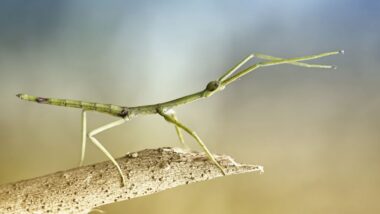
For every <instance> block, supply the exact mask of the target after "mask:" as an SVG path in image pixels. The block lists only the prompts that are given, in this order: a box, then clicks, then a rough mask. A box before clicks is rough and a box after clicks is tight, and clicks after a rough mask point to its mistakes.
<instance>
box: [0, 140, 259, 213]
mask: <svg viewBox="0 0 380 214" xmlns="http://www.w3.org/2000/svg"><path fill="white" fill-rule="evenodd" d="M215 157H216V159H217V160H218V162H219V163H220V164H221V165H222V166H224V167H225V169H226V172H227V174H228V175H233V174H241V173H246V172H263V167H262V166H257V165H241V164H238V163H236V162H235V161H234V160H233V159H232V158H231V157H229V156H226V155H220V156H218V155H215ZM117 162H118V163H119V165H120V166H121V168H122V169H123V173H124V174H125V175H126V179H127V180H126V186H124V187H121V181H120V174H118V172H117V170H116V169H115V166H114V165H113V164H112V163H111V161H106V162H101V163H97V164H94V165H89V166H84V167H78V168H74V169H70V170H67V171H61V172H56V173H53V174H50V175H46V176H42V177H38V178H33V179H29V180H23V181H19V182H15V183H11V184H4V185H1V186H0V213H88V212H89V211H90V210H91V209H92V208H95V207H97V206H101V205H105V204H110V203H113V202H117V201H122V200H129V199H132V198H136V197H140V196H145V195H149V194H152V193H156V192H160V191H163V190H166V189H169V188H173V187H176V186H180V185H184V184H189V183H194V182H198V181H205V180H210V179H214V178H217V177H221V176H222V174H221V172H220V170H219V169H218V168H217V167H216V166H215V164H213V163H212V162H211V161H210V160H209V159H208V157H207V156H206V155H205V154H204V153H199V152H189V151H184V150H182V149H178V148H169V147H164V148H159V149H146V150H142V151H139V152H136V153H129V154H127V155H126V156H125V157H122V158H119V159H117Z"/></svg>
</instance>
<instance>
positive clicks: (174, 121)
mask: <svg viewBox="0 0 380 214" xmlns="http://www.w3.org/2000/svg"><path fill="white" fill-rule="evenodd" d="M159 114H160V115H161V116H163V117H164V119H165V120H166V121H168V122H169V123H173V124H174V125H176V126H178V127H179V128H181V129H183V130H184V131H185V132H187V133H188V134H189V135H191V136H192V137H193V138H194V139H195V140H196V141H197V143H198V144H199V146H200V147H201V148H202V149H203V151H204V152H205V153H206V155H207V156H208V158H209V159H210V160H211V161H212V162H213V163H214V164H215V165H216V166H217V167H218V168H219V169H220V170H221V172H222V173H223V175H226V172H225V171H224V169H223V167H222V166H221V165H220V164H219V163H218V162H217V161H216V160H215V158H214V156H213V155H212V154H211V152H210V151H209V150H208V148H207V147H206V145H205V144H204V143H203V141H202V140H201V138H200V137H199V136H198V134H197V133H196V132H195V131H193V130H191V129H190V128H188V127H187V126H185V125H184V124H182V123H181V122H179V121H178V120H177V119H176V118H175V117H173V116H172V115H170V114H167V113H165V112H163V111H160V112H159Z"/></svg>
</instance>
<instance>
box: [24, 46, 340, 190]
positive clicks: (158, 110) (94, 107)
mask: <svg viewBox="0 0 380 214" xmlns="http://www.w3.org/2000/svg"><path fill="white" fill-rule="evenodd" d="M339 53H344V52H343V50H341V51H332V52H327V53H322V54H317V55H310V56H303V57H297V58H288V59H283V58H278V57H274V56H269V55H264V54H259V53H255V54H251V55H249V56H247V57H246V58H245V59H243V60H242V61H241V62H239V63H238V64H237V65H235V66H234V67H232V68H231V69H230V70H228V71H227V72H226V73H224V74H223V75H222V76H221V77H220V78H219V79H217V80H214V81H211V82H209V83H208V84H207V86H206V88H205V89H204V90H202V91H199V92H196V93H193V94H190V95H187V96H183V97H180V98H177V99H174V100H170V101H167V102H162V103H157V104H153V105H144V106H136V107H126V106H119V105H113V104H102V103H95V102H85V101H80V100H70V99H56V98H44V97H37V96H31V95H27V94H18V95H17V97H19V98H20V99H22V100H27V101H32V102H37V103H43V104H50V105H56V106H64V107H73V108H80V109H82V151H81V158H80V165H83V160H84V157H85V150H86V139H87V137H88V138H89V139H90V140H91V142H92V143H93V144H94V145H95V146H96V147H98V149H100V150H101V151H102V152H103V153H104V154H105V155H106V156H107V157H108V158H109V159H110V160H111V161H112V163H113V164H114V165H115V167H116V168H117V170H118V172H119V174H120V176H121V181H122V185H125V177H124V174H123V172H122V170H121V168H120V166H119V164H118V163H117V162H116V160H115V158H114V157H112V155H111V154H110V153H109V152H108V151H107V149H106V148H105V147H104V146H103V145H102V144H101V143H100V142H99V141H98V140H97V139H96V138H95V135H97V134H99V133H101V132H103V131H106V130H108V129H110V128H113V127H115V126H119V125H121V124H123V123H125V122H126V121H129V120H131V119H132V118H134V117H137V116H140V115H150V114H159V115H160V116H162V117H163V118H164V119H165V120H166V121H167V122H169V123H171V124H173V125H174V127H175V130H176V132H177V135H178V137H179V140H180V142H181V143H182V144H184V138H183V135H182V133H181V130H183V131H185V132H187V133H188V134H189V135H190V136H192V137H193V138H194V139H195V141H196V142H197V143H198V144H199V146H200V147H201V148H202V149H203V151H204V152H205V153H206V154H207V156H208V157H209V159H210V160H211V161H212V162H213V163H214V164H215V165H216V166H217V167H218V168H219V169H220V171H221V173H222V174H223V175H225V174H226V172H225V171H224V169H223V167H222V166H221V165H220V164H219V163H218V162H217V161H216V159H215V158H214V156H213V155H212V154H211V152H210V151H209V149H208V148H207V147H206V145H205V144H204V143H203V141H202V140H201V138H200V137H199V136H198V134H197V133H196V132H194V131H193V130H192V129H190V128H189V127H187V126H186V125H184V124H183V123H181V122H180V121H179V120H178V119H177V116H176V113H175V111H174V110H173V108H174V107H177V106H180V105H184V104H187V103H191V102H194V101H196V100H199V99H202V98H207V97H210V96H212V95H213V94H215V93H216V92H218V91H222V90H223V89H224V88H225V87H226V86H227V85H229V84H231V83H232V82H234V81H235V80H237V79H239V78H240V77H242V76H244V75H246V74H248V73H250V72H252V71H254V70H256V69H258V68H261V67H268V66H273V65H280V64H291V65H295V66H301V67H307V68H327V69H331V68H333V69H334V68H336V67H335V66H331V65H319V64H308V63H304V62H302V61H307V60H312V59H318V58H321V57H326V56H331V55H335V54H339ZM253 57H256V58H258V59H262V60H267V61H264V62H258V63H256V64H253V65H251V66H249V67H247V68H246V69H243V70H241V71H239V72H238V70H239V68H241V67H242V66H243V65H244V64H246V63H247V62H248V61H249V60H251V59H252V58H253ZM87 111H96V112H100V113H106V114H110V115H112V116H115V117H118V118H120V119H118V120H116V121H114V122H111V123H108V124H106V125H104V126H101V127H99V128H97V129H95V130H93V131H90V132H89V133H87V128H86V112H87Z"/></svg>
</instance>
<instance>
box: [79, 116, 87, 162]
mask: <svg viewBox="0 0 380 214" xmlns="http://www.w3.org/2000/svg"><path fill="white" fill-rule="evenodd" d="M86 140H87V117H86V111H85V110H82V150H81V156H80V163H79V166H82V165H83V161H84V155H85V153H86Z"/></svg>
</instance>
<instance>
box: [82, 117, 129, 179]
mask: <svg viewBox="0 0 380 214" xmlns="http://www.w3.org/2000/svg"><path fill="white" fill-rule="evenodd" d="M125 121H126V120H125V119H120V120H116V121H114V122H111V123H108V124H106V125H104V126H101V127H99V128H97V129H94V130H93V131H91V132H90V133H89V134H88V137H89V138H90V140H91V142H92V143H93V144H94V145H95V146H96V147H98V149H99V150H100V151H102V152H103V153H104V154H105V155H106V156H107V158H108V159H110V160H111V162H112V163H113V164H114V165H115V167H116V168H117V170H118V172H119V174H120V176H121V180H122V185H123V186H124V185H125V177H124V174H123V171H122V170H121V167H120V165H119V164H118V163H117V162H116V160H115V158H114V157H113V156H112V155H111V154H110V153H109V152H108V150H107V149H106V148H105V147H104V146H103V145H102V144H101V143H100V142H99V141H98V140H97V139H96V138H95V137H94V136H95V135H97V134H99V133H101V132H103V131H105V130H108V129H110V128H113V127H115V126H119V125H121V124H123V123H125Z"/></svg>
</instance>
